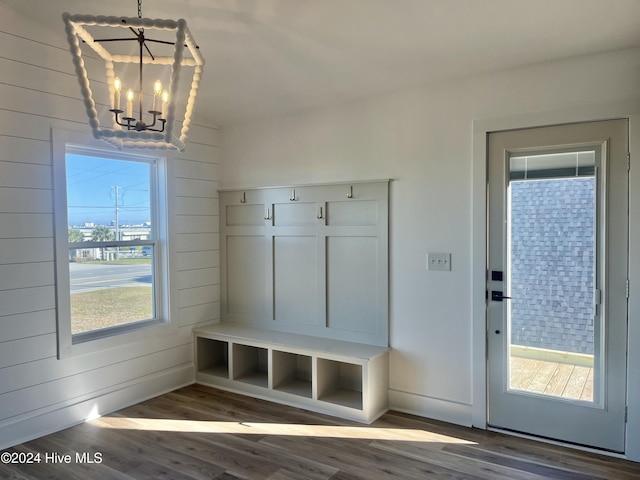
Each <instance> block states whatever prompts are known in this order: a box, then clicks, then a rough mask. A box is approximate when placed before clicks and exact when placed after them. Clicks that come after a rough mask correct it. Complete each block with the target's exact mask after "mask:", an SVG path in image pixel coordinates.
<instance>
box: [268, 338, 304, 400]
mask: <svg viewBox="0 0 640 480" xmlns="http://www.w3.org/2000/svg"><path fill="white" fill-rule="evenodd" d="M311 360H312V358H311V357H310V356H309V355H299V354H296V353H288V352H282V351H279V350H274V351H273V388H274V389H275V390H280V391H282V392H287V393H291V394H293V395H300V396H302V397H307V398H311V397H312V384H311V378H312V364H311Z"/></svg>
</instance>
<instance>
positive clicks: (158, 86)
mask: <svg viewBox="0 0 640 480" xmlns="http://www.w3.org/2000/svg"><path fill="white" fill-rule="evenodd" d="M161 94H162V83H161V82H160V80H156V81H155V83H154V84H153V106H152V107H151V111H153V112H157V111H158V103H159V102H160V95H161Z"/></svg>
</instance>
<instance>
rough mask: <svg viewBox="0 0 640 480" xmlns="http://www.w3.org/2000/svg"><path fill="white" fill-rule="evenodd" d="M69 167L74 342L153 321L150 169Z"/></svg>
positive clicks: (123, 164)
mask: <svg viewBox="0 0 640 480" xmlns="http://www.w3.org/2000/svg"><path fill="white" fill-rule="evenodd" d="M66 160H67V205H68V207H67V208H68V240H69V276H70V295H71V296H70V303H71V332H72V334H73V335H76V334H81V333H88V332H92V331H96V330H102V329H105V328H111V327H117V326H124V325H128V324H131V323H136V322H142V321H145V320H152V319H155V317H156V312H155V300H154V274H153V272H154V268H153V266H154V252H155V243H154V234H153V229H152V218H153V217H152V212H151V207H152V202H151V191H152V188H151V172H152V163H149V162H144V161H142V162H141V161H127V160H120V159H111V158H99V157H92V156H85V155H75V154H67V157H66ZM103 242H104V246H101V245H100V244H101V243H103Z"/></svg>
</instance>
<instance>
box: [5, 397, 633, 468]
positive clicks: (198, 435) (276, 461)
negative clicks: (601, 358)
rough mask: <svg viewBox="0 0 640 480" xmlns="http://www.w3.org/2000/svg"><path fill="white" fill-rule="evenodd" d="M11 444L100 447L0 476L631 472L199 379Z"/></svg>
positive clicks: (590, 457) (510, 440)
mask: <svg viewBox="0 0 640 480" xmlns="http://www.w3.org/2000/svg"><path fill="white" fill-rule="evenodd" d="M10 451H15V452H32V453H40V454H44V453H45V452H57V453H58V454H59V455H65V454H69V455H74V456H75V454H76V453H81V454H82V453H83V452H85V453H87V452H88V453H89V454H95V453H100V454H101V455H102V462H101V463H95V464H89V463H77V462H74V463H70V464H62V465H59V464H56V465H51V464H49V465H47V464H36V465H3V464H0V478H15V479H19V480H32V479H36V480H41V479H53V480H57V479H64V480H75V479H83V480H84V479H88V478H90V479H92V480H94V479H97V480H102V479H105V480H106V479H109V480H111V479H115V480H138V479H172V480H184V479H195V480H408V479H420V480H423V479H427V480H429V479H448V480H451V479H458V480H462V479H465V480H577V479H580V480H603V479H607V480H610V479H611V480H638V479H640V464H639V463H633V462H628V461H624V460H620V459H617V458H613V457H609V456H605V455H600V454H594V453H586V452H583V451H579V450H575V449H568V448H564V447H559V446H556V445H550V444H547V443H541V442H535V441H532V440H527V439H522V438H517V437H511V436H506V435H502V434H499V433H496V432H489V431H485V430H479V429H469V428H465V427H461V426H457V425H452V424H448V423H444V422H439V421H436V420H428V419H425V418H421V417H417V416H413V415H408V414H404V413H399V412H388V413H387V414H385V415H384V416H383V417H382V418H380V419H379V420H378V421H376V422H374V423H373V424H372V425H362V424H359V423H355V422H351V421H344V420H340V419H337V418H334V417H330V416H327V415H320V414H316V413H312V412H308V411H305V410H300V409H296V408H291V407H287V406H283V405H279V404H276V403H271V402H266V401H262V400H257V399H253V398H249V397H245V396H241V395H236V394H233V393H229V392H223V391H220V390H216V389H213V388H209V387H203V386H199V385H193V386H189V387H185V388H182V389H179V390H176V391H174V392H171V393H168V394H165V395H161V396H159V397H156V398H154V399H151V400H148V401H146V402H142V403H140V404H138V405H134V406H131V407H128V408H125V409H122V410H120V411H118V412H115V413H113V414H111V415H106V416H104V417H102V418H99V419H96V420H94V421H91V422H88V423H84V424H82V425H77V426H75V427H73V428H70V429H67V430H63V431H61V432H57V433H54V434H52V435H47V436H45V437H42V438H40V439H37V440H34V441H32V442H27V443H25V444H22V445H17V446H16V447H14V448H13V449H10ZM74 458H75V457H74Z"/></svg>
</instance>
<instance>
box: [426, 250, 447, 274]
mask: <svg viewBox="0 0 640 480" xmlns="http://www.w3.org/2000/svg"><path fill="white" fill-rule="evenodd" d="M427 270H435V271H440V272H448V271H451V254H450V253H427Z"/></svg>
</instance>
